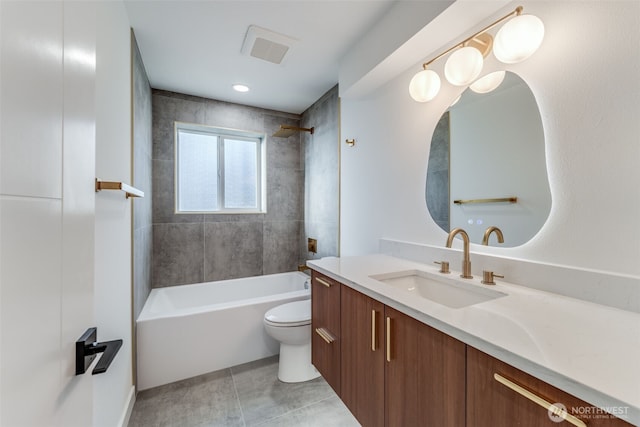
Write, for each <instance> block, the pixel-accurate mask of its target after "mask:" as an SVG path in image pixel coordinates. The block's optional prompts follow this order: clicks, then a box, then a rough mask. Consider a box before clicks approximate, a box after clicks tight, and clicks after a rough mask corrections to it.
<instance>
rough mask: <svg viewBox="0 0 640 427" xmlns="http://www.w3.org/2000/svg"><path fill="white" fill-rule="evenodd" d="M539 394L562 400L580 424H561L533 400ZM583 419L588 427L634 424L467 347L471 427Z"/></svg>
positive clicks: (525, 426) (533, 426)
mask: <svg viewBox="0 0 640 427" xmlns="http://www.w3.org/2000/svg"><path fill="white" fill-rule="evenodd" d="M496 375H497V377H496ZM505 382H506V384H508V385H505ZM512 384H515V385H516V386H515V387H516V389H518V390H521V391H522V389H524V390H525V391H524V392H523V393H524V394H525V395H526V396H528V397H526V396H523V395H522V394H520V393H518V392H517V391H514V390H513V389H512V388H510V386H509V385H512ZM535 396H537V397H538V398H540V399H542V400H544V401H546V402H549V403H561V404H562V405H564V406H565V407H566V409H567V412H568V413H569V414H572V415H574V416H575V417H576V418H578V419H579V420H578V421H577V422H576V424H573V423H570V422H569V421H563V422H562V424H559V420H558V419H557V418H556V421H553V420H552V418H551V416H550V415H549V413H548V411H547V409H545V408H543V407H542V406H540V405H539V404H537V403H535V402H534V401H533V400H531V399H536V397H535ZM620 409H621V410H623V409H624V408H620ZM580 421H582V422H584V425H586V426H588V427H629V426H631V424H629V423H627V422H625V421H623V420H621V419H619V418H615V417H613V416H612V415H609V414H607V413H604V412H602V411H601V410H598V409H597V408H595V407H594V406H592V405H590V404H588V403H586V402H584V401H582V400H580V399H578V398H576V397H575V396H572V395H570V394H568V393H565V392H564V391H562V390H559V389H557V388H555V387H553V386H551V385H549V384H547V383H545V382H544V381H542V380H539V379H538V378H535V377H532V376H531V375H529V374H526V373H525V372H522V371H520V370H518V369H516V368H514V367H513V366H510V365H507V364H506V363H504V362H501V361H499V360H498V359H495V358H493V357H491V356H489V355H487V354H485V353H483V352H481V351H480V350H477V349H475V348H473V347H469V346H468V347H467V427H486V426H492V427H502V426H504V427H507V426H508V427H511V426H514V425H518V426H520V427H544V426H548V427H555V426H559V425H562V426H570V425H583V424H580Z"/></svg>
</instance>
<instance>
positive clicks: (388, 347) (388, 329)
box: [387, 317, 391, 362]
mask: <svg viewBox="0 0 640 427" xmlns="http://www.w3.org/2000/svg"><path fill="white" fill-rule="evenodd" d="M387 362H391V317H387Z"/></svg>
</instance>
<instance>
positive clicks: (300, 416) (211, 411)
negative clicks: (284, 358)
mask: <svg viewBox="0 0 640 427" xmlns="http://www.w3.org/2000/svg"><path fill="white" fill-rule="evenodd" d="M258 425H259V426H265V427H268V426H278V427H287V426H295V427H306V426H309V427H313V426H318V427H320V426H321V427H343V426H344V427H352V426H353V427H356V426H358V425H359V424H358V423H357V421H356V420H355V418H353V416H352V415H351V413H350V412H349V410H348V409H347V408H346V407H345V406H344V404H343V403H342V402H341V401H340V399H339V398H338V397H337V396H336V394H335V393H334V392H333V390H332V389H331V387H329V385H328V384H327V383H326V381H325V380H324V379H323V378H317V379H315V380H312V381H307V382H304V383H295V384H287V383H282V382H280V381H279V380H278V356H274V357H269V358H267V359H262V360H257V361H255V362H250V363H245V364H243V365H239V366H235V367H233V368H230V369H224V370H221V371H217V372H212V373H210V374H206V375H201V376H198V377H195V378H190V379H187V380H183V381H178V382H175V383H171V384H167V385H164V386H160V387H156V388H153V389H150V390H145V391H143V392H140V393H139V394H138V396H137V399H136V403H135V406H134V408H133V413H132V415H131V420H130V422H129V427H160V426H166V427H196V426H225V427H235V426H238V427H245V426H258Z"/></svg>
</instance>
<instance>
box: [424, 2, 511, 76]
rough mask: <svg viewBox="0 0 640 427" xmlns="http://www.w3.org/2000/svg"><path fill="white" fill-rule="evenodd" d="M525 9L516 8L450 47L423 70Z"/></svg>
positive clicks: (427, 63)
mask: <svg viewBox="0 0 640 427" xmlns="http://www.w3.org/2000/svg"><path fill="white" fill-rule="evenodd" d="M523 9H524V8H523V7H522V6H518V7H516V8H515V10H514V11H513V12H510V13H508V14H506V15H505V16H503V17H502V18H500V19H498V20H497V21H494V22H493V23H492V24H489V25H487V26H486V27H484V28H483V29H481V30H480V31H478V32H477V33H475V34H473V35H472V36H470V37H467V38H466V39H464V40H463V41H462V42H460V43H458V44H456V45H454V46H452V47H450V48H449V49H447V50H445V51H444V52H442V53H441V54H439V55H438V56H436V57H435V58H433V59H431V60H429V61H427V62H425V63H424V64H422V68H423V69H425V70H426V69H427V67H428V66H429V65H431V64H432V63H433V62H435V61H437V60H438V59H440V58H442V57H443V56H445V55H446V54H448V53H450V52H451V51H453V50H455V49H458V48H460V47H463V46H465V45H466V44H467V43H469V41H471V40H473V39H474V38H476V37H478V36H479V35H480V34H482V33H484V32H486V31H489V30H490V29H492V28H493V27H495V26H496V25H498V24H499V23H501V22H503V21H504V20H506V19H509V18H511V17H512V16H519V15H520V14H521V13H522V10H523Z"/></svg>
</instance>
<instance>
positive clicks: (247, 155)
mask: <svg viewBox="0 0 640 427" xmlns="http://www.w3.org/2000/svg"><path fill="white" fill-rule="evenodd" d="M256 148H257V144H256V142H254V141H242V140H234V139H225V141H224V199H225V201H224V205H225V208H228V209H255V208H257V207H258V188H257V182H258V159H257V156H256Z"/></svg>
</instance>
